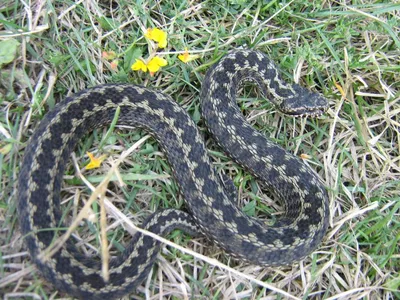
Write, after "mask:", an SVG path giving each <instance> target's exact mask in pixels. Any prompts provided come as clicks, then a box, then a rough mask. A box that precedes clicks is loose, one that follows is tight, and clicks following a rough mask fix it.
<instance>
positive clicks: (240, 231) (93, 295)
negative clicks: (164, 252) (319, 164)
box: [17, 49, 329, 299]
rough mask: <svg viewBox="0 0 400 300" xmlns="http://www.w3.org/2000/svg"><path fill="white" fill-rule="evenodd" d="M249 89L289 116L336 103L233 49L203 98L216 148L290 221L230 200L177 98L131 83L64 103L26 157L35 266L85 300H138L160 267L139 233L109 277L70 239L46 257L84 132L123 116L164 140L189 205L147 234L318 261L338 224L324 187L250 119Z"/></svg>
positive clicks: (28, 234) (264, 260) (154, 220)
mask: <svg viewBox="0 0 400 300" xmlns="http://www.w3.org/2000/svg"><path fill="white" fill-rule="evenodd" d="M244 82H252V83H254V84H255V85H256V86H258V89H259V91H260V93H261V95H262V96H263V97H264V98H266V99H268V100H269V101H271V102H272V103H273V104H274V106H275V107H276V109H277V110H279V111H281V112H282V113H284V114H287V115H292V116H305V115H310V116H317V115H320V114H322V113H323V112H324V111H325V110H326V109H327V106H328V102H327V99H326V98H325V97H323V96H322V95H320V94H319V93H317V92H312V91H310V90H308V89H306V88H304V87H301V86H300V85H298V84H288V83H286V82H285V80H284V79H283V78H282V76H281V75H280V74H279V70H278V68H277V67H276V66H275V64H274V63H273V62H272V61H271V60H270V59H269V58H268V56H267V55H265V54H264V53H262V52H259V51H257V50H250V49H243V50H234V51H230V52H228V53H227V54H225V55H224V56H223V57H222V58H221V59H220V60H219V61H218V62H217V63H215V64H214V65H212V66H211V67H210V68H209V70H208V71H207V72H206V75H205V77H204V80H203V83H202V87H201V91H200V105H201V115H202V119H203V120H204V124H205V125H206V128H207V130H208V131H209V132H210V133H211V135H212V136H213V138H214V139H215V141H216V144H217V145H218V147H221V148H222V149H223V151H225V152H226V154H227V155H228V156H229V157H230V158H231V159H232V160H233V161H235V162H236V163H237V164H238V165H239V166H241V167H243V168H244V169H245V170H246V171H248V172H250V173H251V174H252V175H253V176H254V177H255V178H256V180H259V181H260V182H262V183H263V184H264V185H265V187H266V188H267V190H270V191H271V193H273V194H274V195H275V196H276V197H277V198H278V199H280V200H281V201H282V202H283V203H284V210H285V211H284V214H283V215H282V216H281V217H280V218H278V219H277V220H276V222H275V223H274V224H265V222H263V221H260V219H257V218H255V217H250V216H248V215H247V214H246V213H245V212H244V211H243V210H242V209H241V208H240V207H238V205H237V204H236V203H235V202H236V199H232V197H233V196H232V195H234V194H235V190H236V187H235V185H234V183H233V182H232V181H231V180H229V178H228V179H227V180H225V179H223V178H222V177H221V176H219V174H218V172H217V170H216V169H215V168H214V167H213V164H212V162H211V158H210V155H209V152H208V150H207V148H206V146H205V142H204V140H203V135H202V134H201V133H200V131H199V129H198V127H197V125H196V124H195V122H194V121H193V120H192V118H191V116H190V115H189V114H188V112H187V111H186V110H185V109H184V108H183V107H182V106H180V105H179V104H178V103H177V102H176V101H174V100H173V99H172V98H171V97H170V96H168V95H165V94H163V93H162V92H159V91H157V90H155V89H149V88H146V87H143V86H138V85H133V84H103V85H99V86H95V87H92V88H88V89H86V90H82V91H80V92H78V93H76V94H74V95H72V96H69V97H67V98H65V99H64V100H63V101H61V102H59V103H58V104H56V105H55V107H54V108H53V109H52V110H51V111H49V112H47V113H46V114H45V116H44V118H43V119H42V120H41V122H40V123H39V125H38V126H37V128H36V129H35V131H34V133H33V134H32V136H31V137H30V140H29V142H28V143H27V146H26V148H25V153H24V158H23V161H22V164H21V169H20V173H19V178H18V190H17V201H18V202H17V203H18V204H17V212H18V215H19V223H20V230H21V233H22V234H23V236H24V241H25V244H26V247H27V249H28V252H29V254H30V257H31V260H32V262H33V263H34V264H35V265H36V267H37V269H38V270H39V271H40V273H41V274H42V276H43V277H44V278H45V279H46V280H47V281H48V282H50V283H52V284H53V285H54V286H55V287H56V289H58V290H60V291H62V292H65V293H67V294H69V295H72V296H74V297H76V298H80V299H115V298H121V297H122V296H124V295H126V294H127V293H130V292H133V291H134V290H135V289H136V287H138V286H139V285H140V284H141V283H142V282H143V281H144V279H146V278H147V277H148V275H149V273H150V271H151V268H152V266H153V264H154V263H155V262H156V260H157V255H158V253H159V250H160V247H161V243H160V242H159V241H157V240H155V239H154V238H152V237H150V236H148V235H146V234H143V233H139V232H137V233H135V234H134V235H133V236H132V238H131V240H130V242H129V243H128V244H127V245H126V247H125V249H124V250H123V251H121V253H120V254H119V255H117V256H115V257H112V259H110V264H109V280H105V279H103V277H102V274H101V262H100V261H99V259H98V258H97V257H88V256H86V255H85V254H84V253H82V252H81V251H79V250H78V248H77V246H76V245H75V243H74V242H73V241H72V238H69V239H68V240H67V242H66V243H65V244H63V246H62V248H61V249H60V250H58V251H57V252H56V253H55V254H54V255H53V256H51V257H46V256H44V255H43V253H44V252H45V251H46V249H47V248H48V247H49V246H51V245H52V244H53V243H54V241H55V240H56V238H57V237H58V235H59V233H60V232H62V230H63V228H64V229H65V227H66V226H65V225H64V224H63V222H62V221H61V219H62V212H61V208H60V198H61V188H62V185H63V174H64V172H65V169H66V164H67V163H68V161H69V158H70V156H71V153H72V152H73V151H74V149H75V147H76V145H77V143H78V142H79V140H80V139H81V138H82V137H83V136H84V135H85V134H87V133H88V132H90V131H92V130H93V129H95V128H98V127H102V126H107V125H110V124H111V122H112V121H113V119H114V117H115V112H116V110H117V109H119V110H120V114H119V117H118V124H120V125H129V126H132V127H135V128H140V129H142V130H144V131H146V132H148V133H149V134H150V135H152V136H153V137H154V138H155V139H156V140H157V142H158V143H159V144H160V146H161V148H162V149H163V152H164V154H165V156H166V159H167V161H168V163H169V166H170V168H171V170H172V175H173V177H174V179H175V181H176V183H177V185H178V188H179V192H180V194H181V195H182V197H183V198H184V199H185V210H180V209H179V210H178V209H173V208H169V209H163V210H158V211H156V212H154V213H153V214H152V215H151V216H149V217H148V218H147V219H146V220H145V221H144V223H143V224H142V228H143V229H146V230H148V231H150V232H153V233H155V234H158V235H160V236H165V235H167V234H168V233H170V232H171V231H173V230H175V229H180V230H183V231H185V232H188V233H189V234H198V233H199V232H200V233H201V234H203V235H205V236H206V237H207V238H208V239H209V240H210V241H211V242H212V243H215V244H217V245H218V246H219V247H221V248H222V249H224V250H225V251H227V252H228V253H230V254H231V255H232V256H233V257H235V258H237V259H241V260H243V261H245V262H248V263H252V264H255V265H259V266H272V267H273V266H282V265H291V264H294V263H295V262H297V261H299V260H302V259H304V258H305V257H306V256H307V255H309V254H310V253H311V252H313V251H314V250H315V249H316V248H317V246H318V245H319V244H320V243H321V241H322V239H323V238H324V236H325V233H326V231H327V227H328V220H329V209H328V207H329V199H328V194H327V190H326V187H325V185H324V184H323V183H322V181H321V179H319V177H318V175H317V174H316V173H315V172H314V171H313V170H312V169H311V168H310V167H309V166H308V165H307V164H306V163H305V162H304V161H303V160H302V159H300V158H298V157H297V156H295V155H293V154H291V153H290V152H288V151H286V150H285V149H283V148H282V147H280V146H279V145H277V144H276V143H274V142H273V141H271V140H270V139H268V138H267V137H266V136H265V135H264V134H262V133H260V132H259V131H257V130H256V129H254V128H253V127H252V126H251V124H249V123H248V122H247V121H246V119H245V117H244V115H243V114H242V112H241V110H240V107H239V105H238V104H237V100H236V98H237V93H238V90H239V89H240V87H241V86H242V85H243V83H244ZM226 177H227V175H226Z"/></svg>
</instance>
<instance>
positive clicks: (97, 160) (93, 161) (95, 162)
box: [86, 152, 106, 170]
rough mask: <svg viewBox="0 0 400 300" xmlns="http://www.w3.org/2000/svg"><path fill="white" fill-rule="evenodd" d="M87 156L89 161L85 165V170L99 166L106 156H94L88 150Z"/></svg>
mask: <svg viewBox="0 0 400 300" xmlns="http://www.w3.org/2000/svg"><path fill="white" fill-rule="evenodd" d="M86 154H87V155H88V156H89V159H90V162H89V163H88V164H87V165H86V170H91V169H96V168H98V167H100V165H101V163H102V162H103V160H105V158H106V156H105V155H102V156H100V157H99V158H96V157H94V155H93V154H92V153H90V152H86Z"/></svg>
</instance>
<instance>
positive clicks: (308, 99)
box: [278, 84, 328, 117]
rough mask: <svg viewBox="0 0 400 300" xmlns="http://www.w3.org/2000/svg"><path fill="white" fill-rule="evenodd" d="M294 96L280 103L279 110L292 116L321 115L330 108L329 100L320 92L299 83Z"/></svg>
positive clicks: (295, 86)
mask: <svg viewBox="0 0 400 300" xmlns="http://www.w3.org/2000/svg"><path fill="white" fill-rule="evenodd" d="M292 88H293V90H294V91H295V93H294V95H293V96H292V97H287V98H285V99H284V100H283V101H282V102H281V103H280V104H279V107H278V108H279V110H280V111H281V112H283V113H284V114H287V115H291V116H299V117H301V116H319V115H321V114H322V113H324V112H325V111H326V109H327V108H328V100H327V99H326V98H325V97H323V96H321V95H320V94H318V93H315V92H311V91H310V90H308V89H306V88H303V87H301V86H299V85H297V84H295V85H293V86H292Z"/></svg>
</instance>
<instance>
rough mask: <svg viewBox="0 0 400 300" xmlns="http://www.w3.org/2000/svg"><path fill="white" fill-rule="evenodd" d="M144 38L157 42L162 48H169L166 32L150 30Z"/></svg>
mask: <svg viewBox="0 0 400 300" xmlns="http://www.w3.org/2000/svg"><path fill="white" fill-rule="evenodd" d="M144 36H145V37H147V38H148V39H150V40H153V41H155V42H157V43H158V47H160V48H165V47H166V46H167V33H166V32H165V31H162V30H160V29H158V28H148V29H147V31H146V33H145V34H144Z"/></svg>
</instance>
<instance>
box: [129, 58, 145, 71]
mask: <svg viewBox="0 0 400 300" xmlns="http://www.w3.org/2000/svg"><path fill="white" fill-rule="evenodd" d="M131 69H132V71H139V70H142V71H143V72H146V71H147V65H146V64H145V63H144V61H143V60H141V59H136V61H135V63H134V64H133V65H132V66H131Z"/></svg>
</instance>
